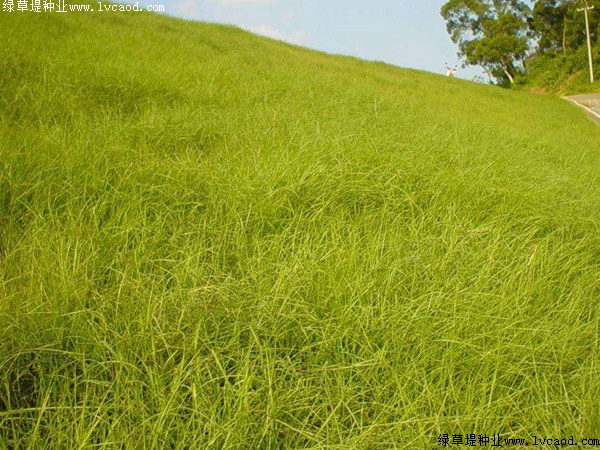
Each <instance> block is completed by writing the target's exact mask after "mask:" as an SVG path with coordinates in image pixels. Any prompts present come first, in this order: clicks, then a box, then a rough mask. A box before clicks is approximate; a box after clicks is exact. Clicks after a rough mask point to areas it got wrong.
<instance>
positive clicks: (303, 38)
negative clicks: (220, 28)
mask: <svg viewBox="0 0 600 450" xmlns="http://www.w3.org/2000/svg"><path fill="white" fill-rule="evenodd" d="M241 27H242V28H243V29H244V30H247V31H250V32H252V33H256V34H260V35H261V36H266V37H270V38H273V39H277V40H280V41H285V42H289V43H290V44H305V43H306V42H308V40H309V36H308V33H307V32H306V31H304V30H296V31H293V32H291V33H285V32H283V31H281V30H278V29H276V28H273V27H271V26H269V25H242V26H241Z"/></svg>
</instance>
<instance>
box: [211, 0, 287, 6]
mask: <svg viewBox="0 0 600 450" xmlns="http://www.w3.org/2000/svg"><path fill="white" fill-rule="evenodd" d="M214 1H215V3H218V4H219V5H221V6H254V5H266V4H269V3H277V2H278V0H214Z"/></svg>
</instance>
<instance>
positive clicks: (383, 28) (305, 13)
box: [125, 0, 481, 79]
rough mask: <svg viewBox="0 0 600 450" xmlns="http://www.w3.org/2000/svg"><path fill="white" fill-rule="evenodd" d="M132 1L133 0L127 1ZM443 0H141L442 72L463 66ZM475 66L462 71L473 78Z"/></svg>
mask: <svg viewBox="0 0 600 450" xmlns="http://www.w3.org/2000/svg"><path fill="white" fill-rule="evenodd" d="M125 1H126V2H127V3H133V1H131V0H125ZM444 1H445V0H418V1H413V0H151V1H148V0H143V1H142V0H139V3H140V5H142V4H150V3H154V4H158V3H161V4H163V5H164V6H165V8H166V11H167V14H170V15H174V16H178V17H184V18H188V19H194V20H201V21H207V22H218V23H227V24H234V25H238V26H240V27H242V28H245V29H247V30H250V31H253V32H255V33H259V34H263V35H266V36H269V37H273V38H276V39H281V40H286V41H288V42H291V43H294V44H299V45H302V46H306V47H310V48H313V49H317V50H323V51H326V52H330V53H339V54H345V55H352V56H358V57H360V58H364V59H368V60H379V61H385V62H388V63H391V64H395V65H397V66H402V67H412V68H417V69H423V70H427V71H430V72H436V73H443V72H444V66H445V63H446V62H448V63H449V64H450V65H455V64H459V61H458V58H457V56H456V52H457V49H456V46H455V45H454V44H453V43H452V42H451V41H450V38H449V37H448V34H447V32H446V27H445V23H444V21H443V19H442V18H441V16H440V13H439V11H440V8H441V6H442V5H443V3H444ZM480 73H481V72H480V71H479V70H477V69H474V68H471V69H466V70H460V71H459V72H458V74H457V75H458V76H461V77H462V78H467V79H472V78H473V76H475V75H477V74H480Z"/></svg>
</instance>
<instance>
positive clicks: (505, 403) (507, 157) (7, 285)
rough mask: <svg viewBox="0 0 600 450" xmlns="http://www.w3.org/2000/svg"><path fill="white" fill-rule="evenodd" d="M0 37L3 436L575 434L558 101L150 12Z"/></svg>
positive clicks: (593, 175)
mask: <svg viewBox="0 0 600 450" xmlns="http://www.w3.org/2000/svg"><path fill="white" fill-rule="evenodd" d="M0 37H1V42H2V46H0V73H1V74H2V75H1V77H2V79H1V83H0V274H1V278H0V446H4V447H9V448H26V447H32V448H43V447H46V448H82V447H87V446H96V445H101V444H103V445H106V446H107V447H119V448H215V449H220V448H227V449H236V448H240V449H241V448H273V449H276V448H364V449H375V448H381V449H387V448H430V447H431V446H435V445H436V444H437V437H438V435H439V434H440V433H449V434H451V435H452V434H458V433H462V434H469V433H476V434H488V435H491V434H497V433H500V434H501V435H502V437H504V438H511V437H522V438H526V439H530V440H531V439H532V436H534V435H536V436H545V437H549V436H555V437H569V436H571V435H573V436H575V439H576V440H580V439H582V438H588V437H596V438H600V400H599V399H600V338H599V333H600V329H599V327H600V311H599V308H600V307H599V304H598V298H599V295H600V233H599V231H600V230H599V228H600V227H599V223H600V222H599V219H600V171H599V168H600V128H598V126H597V125H595V124H593V123H592V122H590V121H588V120H587V119H586V118H585V116H584V113H583V112H581V111H580V110H579V109H577V108H575V107H574V106H571V105H570V104H567V103H566V102H562V101H561V100H559V99H557V98H554V97H551V96H541V95H533V94H527V93H514V92H509V91H506V90H502V89H497V88H494V87H489V86H483V85H476V84H472V83H468V82H463V81H460V80H450V79H445V78H443V77H438V76H434V75H430V74H426V73H421V72H417V71H411V70H400V69H397V68H394V67H390V66H386V65H383V64H376V63H366V62H363V61H359V60H356V59H352V58H345V57H335V56H328V55H324V54H320V53H316V52H311V51H308V50H305V49H301V48H297V47H293V46H290V45H286V44H282V43H278V42H275V41H271V40H267V39H263V38H259V37H256V36H253V35H250V34H248V33H246V32H243V31H241V30H238V29H235V28H230V27H223V26H214V25H207V24H201V23H188V22H184V21H180V20H176V19H170V18H166V17H159V16H155V15H151V14H146V13H129V14H127V13H125V14H118V13H115V14H112V13H104V14H99V13H94V14H92V13H88V14H73V13H70V14H58V13H53V14H33V13H20V14H17V13H14V14H12V15H11V14H2V15H1V16H0Z"/></svg>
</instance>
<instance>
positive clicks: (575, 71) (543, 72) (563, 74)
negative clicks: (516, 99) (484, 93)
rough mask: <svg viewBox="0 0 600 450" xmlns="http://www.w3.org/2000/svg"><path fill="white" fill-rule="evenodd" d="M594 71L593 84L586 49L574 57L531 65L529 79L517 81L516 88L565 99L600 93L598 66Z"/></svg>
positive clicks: (597, 50) (538, 59) (544, 59)
mask: <svg viewBox="0 0 600 450" xmlns="http://www.w3.org/2000/svg"><path fill="white" fill-rule="evenodd" d="M594 55H600V45H599V46H597V47H596V48H595V49H594ZM594 68H595V78H596V81H595V82H594V83H593V84H592V83H590V72H589V66H588V56H587V47H585V46H584V47H581V48H580V49H579V50H578V51H577V52H576V53H575V54H571V55H550V56H538V57H536V58H535V59H533V60H532V61H531V62H530V64H529V66H528V69H529V73H528V75H527V76H526V77H523V78H521V79H520V80H518V82H517V86H518V87H519V88H525V89H530V90H534V91H547V92H555V93H558V94H563V95H570V94H586V93H592V92H600V80H599V79H598V77H600V70H598V69H599V68H598V66H597V64H596V66H595V67H594Z"/></svg>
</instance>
